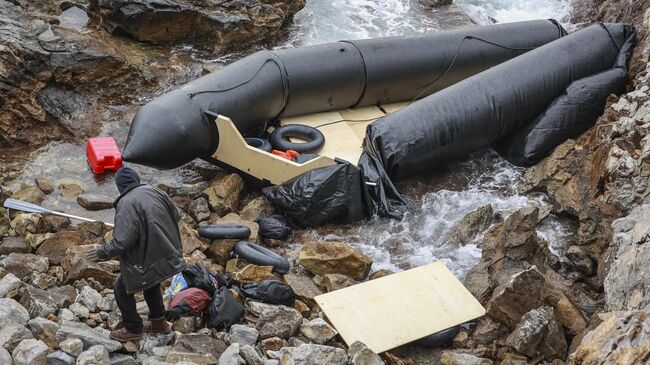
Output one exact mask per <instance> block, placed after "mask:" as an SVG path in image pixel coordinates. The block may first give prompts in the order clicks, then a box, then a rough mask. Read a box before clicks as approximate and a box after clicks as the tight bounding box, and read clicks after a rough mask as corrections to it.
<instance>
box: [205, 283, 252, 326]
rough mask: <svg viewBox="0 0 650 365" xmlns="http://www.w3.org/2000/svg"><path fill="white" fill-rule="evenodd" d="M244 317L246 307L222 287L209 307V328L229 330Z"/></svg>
mask: <svg viewBox="0 0 650 365" xmlns="http://www.w3.org/2000/svg"><path fill="white" fill-rule="evenodd" d="M243 316H244V306H242V305H241V304H239V303H238V302H237V300H236V299H235V298H234V297H233V296H232V294H230V291H229V290H228V288H226V287H225V286H222V287H220V288H219V289H218V290H217V292H216V293H215V294H214V297H213V298H212V303H210V306H209V307H208V327H214V328H217V329H222V328H226V329H227V328H229V327H230V326H232V325H233V324H237V323H239V322H240V321H241V319H242V317H243Z"/></svg>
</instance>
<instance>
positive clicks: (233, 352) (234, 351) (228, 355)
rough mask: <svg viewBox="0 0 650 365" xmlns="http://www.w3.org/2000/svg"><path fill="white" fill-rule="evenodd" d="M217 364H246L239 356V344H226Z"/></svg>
mask: <svg viewBox="0 0 650 365" xmlns="http://www.w3.org/2000/svg"><path fill="white" fill-rule="evenodd" d="M217 365H246V362H245V361H244V359H242V357H241V356H239V344H238V343H233V344H232V345H230V346H228V348H227V349H226V351H224V352H223V353H222V354H221V356H219V361H218V362H217Z"/></svg>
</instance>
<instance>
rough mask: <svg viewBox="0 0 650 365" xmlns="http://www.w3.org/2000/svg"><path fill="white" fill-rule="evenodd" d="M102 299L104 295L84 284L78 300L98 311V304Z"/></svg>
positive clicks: (92, 310)
mask: <svg viewBox="0 0 650 365" xmlns="http://www.w3.org/2000/svg"><path fill="white" fill-rule="evenodd" d="M100 300H102V295H101V294H99V292H98V291H97V290H95V289H93V288H91V287H90V286H84V287H83V289H81V292H80V293H79V296H78V297H77V302H78V303H81V304H83V305H85V306H86V307H87V308H88V309H89V310H90V311H91V312H96V311H97V309H98V308H97V304H98V303H99V301H100Z"/></svg>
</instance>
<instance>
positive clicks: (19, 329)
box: [0, 323, 34, 351]
mask: <svg viewBox="0 0 650 365" xmlns="http://www.w3.org/2000/svg"><path fill="white" fill-rule="evenodd" d="M30 338H34V336H33V335H32V333H31V332H30V331H29V330H28V329H27V328H25V326H21V325H19V324H16V323H10V324H8V325H4V326H3V327H2V328H0V346H2V347H3V348H5V349H7V350H8V351H13V350H14V349H15V348H16V346H17V345H18V344H19V343H20V342H21V341H22V340H26V339H30Z"/></svg>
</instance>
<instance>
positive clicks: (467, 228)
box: [449, 204, 494, 246]
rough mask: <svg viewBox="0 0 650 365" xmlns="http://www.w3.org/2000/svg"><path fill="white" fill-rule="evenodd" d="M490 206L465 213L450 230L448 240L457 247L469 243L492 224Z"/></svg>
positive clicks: (492, 212)
mask: <svg viewBox="0 0 650 365" xmlns="http://www.w3.org/2000/svg"><path fill="white" fill-rule="evenodd" d="M493 214H494V211H493V210H492V205H491V204H488V205H484V206H482V207H480V208H477V209H476V210H473V211H471V212H469V213H467V214H466V215H465V216H464V217H463V218H462V219H461V220H460V221H459V222H458V223H457V224H456V225H455V226H454V228H452V230H451V234H450V235H449V240H450V241H451V242H453V243H456V244H459V245H462V246H464V245H466V244H468V243H470V242H471V241H472V240H473V239H474V237H476V236H477V235H478V234H479V233H481V232H483V231H485V230H486V229H487V228H488V227H489V226H490V224H492V215H493Z"/></svg>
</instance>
